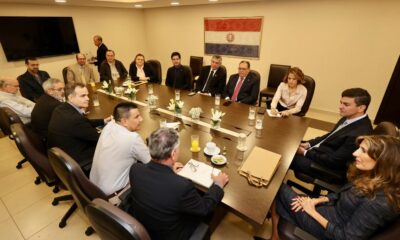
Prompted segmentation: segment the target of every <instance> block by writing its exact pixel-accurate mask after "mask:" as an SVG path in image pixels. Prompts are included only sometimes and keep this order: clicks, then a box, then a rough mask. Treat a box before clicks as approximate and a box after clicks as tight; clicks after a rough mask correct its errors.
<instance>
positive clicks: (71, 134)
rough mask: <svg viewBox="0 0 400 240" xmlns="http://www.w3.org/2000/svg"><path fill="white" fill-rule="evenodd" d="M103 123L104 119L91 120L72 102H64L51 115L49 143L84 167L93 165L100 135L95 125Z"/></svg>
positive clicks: (50, 146)
mask: <svg viewBox="0 0 400 240" xmlns="http://www.w3.org/2000/svg"><path fill="white" fill-rule="evenodd" d="M103 124H104V120H103V119H95V120H89V119H88V118H86V117H85V116H83V115H82V114H81V113H79V112H78V111H77V110H76V109H75V108H74V107H73V106H72V105H71V104H69V103H67V102H65V103H62V104H61V105H59V106H58V107H56V108H55V109H54V111H53V114H52V115H51V119H50V123H49V129H48V136H47V137H48V138H47V145H48V147H49V148H52V147H59V148H61V149H62V150H64V151H65V152H66V153H68V154H69V155H70V156H71V157H72V158H73V159H75V160H76V161H77V162H78V163H79V164H80V165H81V166H82V167H84V166H88V165H91V163H92V160H93V155H94V151H95V149H96V144H97V141H98V140H99V136H100V134H99V133H98V132H97V131H96V128H95V127H97V126H100V125H103Z"/></svg>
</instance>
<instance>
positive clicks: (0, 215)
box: [0, 201, 10, 222]
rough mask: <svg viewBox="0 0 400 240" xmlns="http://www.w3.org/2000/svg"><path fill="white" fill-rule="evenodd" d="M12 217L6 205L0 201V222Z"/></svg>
mask: <svg viewBox="0 0 400 240" xmlns="http://www.w3.org/2000/svg"><path fill="white" fill-rule="evenodd" d="M8 218H10V214H9V213H8V210H7V208H6V206H5V205H4V203H3V201H0V222H2V221H4V220H6V219H8Z"/></svg>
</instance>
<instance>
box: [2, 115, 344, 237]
mask: <svg viewBox="0 0 400 240" xmlns="http://www.w3.org/2000/svg"><path fill="white" fill-rule="evenodd" d="M308 116H309V117H312V118H317V119H320V120H325V121H330V122H336V120H337V119H338V117H337V116H335V115H333V114H326V113H323V112H318V111H317V112H312V111H310V112H309V114H308ZM322 133H324V131H321V130H318V129H313V128H309V129H308V130H307V132H306V136H305V137H304V139H308V138H311V137H312V136H319V135H321V134H322ZM0 153H1V156H0V239H5V240H20V239H21V240H23V239H29V240H31V239H32V240H33V239H41V240H52V239H57V240H64V239H65V240H67V239H68V240H71V239H72V240H75V239H99V237H98V236H97V235H96V234H95V233H94V234H92V235H91V236H90V237H87V236H86V235H85V234H84V232H85V229H86V228H87V227H88V226H89V224H88V220H87V219H86V217H85V216H84V214H83V213H82V212H79V211H78V212H77V213H74V214H73V215H72V217H71V218H70V219H69V220H68V223H67V226H66V227H65V228H64V229H60V228H59V227H58V223H59V221H60V219H61V217H62V216H63V215H64V213H65V212H66V211H67V210H68V208H69V207H70V205H71V204H72V202H60V204H59V205H57V206H52V205H51V202H52V199H53V198H54V197H55V196H59V195H64V194H66V193H67V192H65V191H60V192H59V193H57V194H54V193H53V192H52V188H49V187H47V186H46V185H45V184H43V183H42V184H39V185H35V184H34V183H33V181H34V179H35V178H36V174H35V171H34V170H33V168H32V167H31V166H30V164H28V163H25V164H24V165H23V168H22V169H19V170H17V169H16V168H15V166H16V164H17V162H18V161H19V160H21V159H22V156H21V155H20V153H19V151H18V149H17V148H16V146H15V144H14V142H12V141H11V140H9V139H8V138H7V137H4V138H0ZM288 177H289V178H292V177H291V173H290V172H289V173H288ZM270 231H271V227H270V222H268V221H266V222H265V224H264V226H263V228H261V229H257V230H256V229H254V228H253V227H252V226H251V225H249V224H248V223H246V222H245V221H243V220H241V219H240V218H239V217H237V216H235V215H233V214H227V216H226V217H225V218H224V220H223V221H222V223H221V224H220V225H219V227H218V229H217V230H216V231H215V232H214V233H213V235H212V240H223V239H233V240H235V239H240V240H241V239H244V240H245V239H252V236H253V235H255V234H256V235H258V236H263V237H268V236H269V235H270Z"/></svg>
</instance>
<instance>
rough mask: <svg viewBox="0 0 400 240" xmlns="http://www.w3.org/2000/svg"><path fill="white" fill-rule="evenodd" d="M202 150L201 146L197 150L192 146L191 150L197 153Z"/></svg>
mask: <svg viewBox="0 0 400 240" xmlns="http://www.w3.org/2000/svg"><path fill="white" fill-rule="evenodd" d="M200 150H201V148H200V147H198V148H197V149H196V150H194V149H193V148H190V151H191V152H196V153H197V152H200Z"/></svg>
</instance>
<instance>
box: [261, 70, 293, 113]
mask: <svg viewBox="0 0 400 240" xmlns="http://www.w3.org/2000/svg"><path fill="white" fill-rule="evenodd" d="M289 69H290V65H279V64H271V66H270V68H269V74H268V83H267V87H266V88H264V89H262V90H261V91H260V97H259V98H258V106H259V107H260V106H261V102H262V101H263V99H264V98H265V102H266V104H267V107H269V103H270V102H271V100H272V98H273V97H274V95H275V92H276V89H277V88H278V86H279V84H280V83H281V82H282V80H283V78H284V77H285V76H286V75H287V73H288V71H289Z"/></svg>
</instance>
